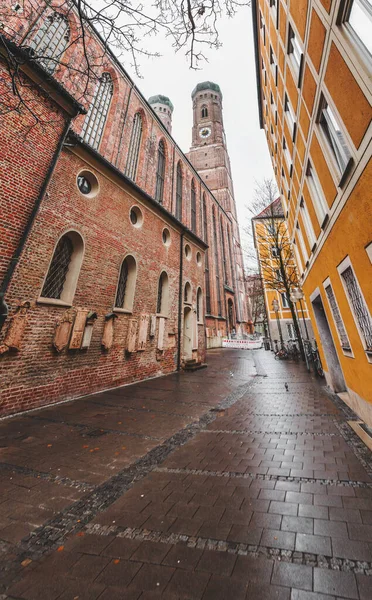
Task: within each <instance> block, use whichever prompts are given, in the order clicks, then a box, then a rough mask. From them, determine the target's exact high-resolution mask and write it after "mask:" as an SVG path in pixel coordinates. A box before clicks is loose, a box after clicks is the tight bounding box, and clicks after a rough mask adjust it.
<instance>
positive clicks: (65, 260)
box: [41, 231, 84, 304]
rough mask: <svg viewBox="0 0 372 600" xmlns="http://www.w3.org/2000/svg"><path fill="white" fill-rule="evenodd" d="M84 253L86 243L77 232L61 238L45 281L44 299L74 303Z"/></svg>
mask: <svg viewBox="0 0 372 600" xmlns="http://www.w3.org/2000/svg"><path fill="white" fill-rule="evenodd" d="M83 253H84V243H83V240H82V238H81V236H80V235H79V234H78V233H77V232H76V231H69V232H68V233H66V234H65V235H63V236H62V237H61V238H60V240H59V241H58V243H57V245H56V247H55V250H54V254H53V258H52V261H51V263H50V265H49V269H48V274H47V276H46V278H45V281H44V285H43V289H42V291H41V297H42V298H54V299H56V300H62V302H66V303H68V304H71V303H72V300H73V297H74V294H75V289H76V284H77V280H78V277H79V272H80V267H81V263H82V260H83Z"/></svg>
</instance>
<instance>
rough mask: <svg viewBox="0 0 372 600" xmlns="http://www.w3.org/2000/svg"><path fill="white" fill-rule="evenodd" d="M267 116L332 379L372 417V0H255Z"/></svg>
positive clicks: (263, 115) (264, 122) (262, 112)
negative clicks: (290, 0)
mask: <svg viewBox="0 0 372 600" xmlns="http://www.w3.org/2000/svg"><path fill="white" fill-rule="evenodd" d="M252 14H253V32H254V40H255V52H256V68H257V86H258V101H259V116H260V124H261V127H262V128H263V129H264V130H265V133H266V137H267V143H268V146H269V151H270V154H271V157H272V163H273V168H274V171H275V175H276V180H277V183H278V188H279V190H280V195H281V201H282V205H283V207H284V211H285V215H286V217H287V222H288V232H289V236H290V239H291V241H292V242H293V245H294V250H295V257H296V262H297V267H298V270H299V273H300V275H301V283H302V287H303V290H304V293H305V296H306V300H307V304H308V306H309V308H310V316H311V320H312V323H313V328H314V332H315V337H316V340H317V342H318V344H319V347H320V353H321V359H322V362H323V367H324V371H325V376H326V379H327V382H328V385H329V386H330V387H331V389H332V390H334V391H335V392H339V393H340V394H341V397H342V399H343V400H344V401H345V402H346V403H347V404H349V405H350V406H351V407H352V408H353V409H354V410H355V411H356V413H357V414H358V415H359V416H360V417H361V418H362V419H363V420H364V421H366V422H367V423H368V424H369V426H372V319H371V312H372V265H371V263H372V193H371V188H372V161H371V153H372V139H371V135H372V125H371V119H372V108H371V102H372V79H371V70H372V45H371V39H372V37H371V31H372V8H371V4H370V2H365V1H362V0H354V1H352V0H346V1H343V2H338V1H333V2H331V1H330V0H297V1H296V2H290V3H289V2H284V1H283V0H253V1H252Z"/></svg>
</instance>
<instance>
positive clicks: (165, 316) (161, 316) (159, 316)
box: [156, 313, 169, 319]
mask: <svg viewBox="0 0 372 600" xmlns="http://www.w3.org/2000/svg"><path fill="white" fill-rule="evenodd" d="M156 316H157V317H158V318H159V319H168V318H169V317H168V315H162V313H156Z"/></svg>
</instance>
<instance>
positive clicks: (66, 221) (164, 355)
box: [0, 150, 205, 414]
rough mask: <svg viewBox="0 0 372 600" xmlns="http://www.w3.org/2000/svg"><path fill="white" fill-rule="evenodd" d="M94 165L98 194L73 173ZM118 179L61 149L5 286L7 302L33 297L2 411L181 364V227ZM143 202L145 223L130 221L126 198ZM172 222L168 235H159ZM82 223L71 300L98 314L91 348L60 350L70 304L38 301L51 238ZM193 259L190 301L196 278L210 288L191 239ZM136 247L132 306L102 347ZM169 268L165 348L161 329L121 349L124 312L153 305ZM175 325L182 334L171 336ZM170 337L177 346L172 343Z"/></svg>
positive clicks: (188, 266)
mask: <svg viewBox="0 0 372 600" xmlns="http://www.w3.org/2000/svg"><path fill="white" fill-rule="evenodd" d="M82 168H84V169H90V170H91V171H92V172H94V173H95V174H96V176H97V179H98V181H99V185H100V191H99V193H98V195H97V196H95V197H94V198H87V197H86V196H83V195H82V194H81V193H80V192H79V190H78V188H77V186H76V175H77V173H78V172H79V171H80V170H81V169H82ZM131 194H132V193H131V192H130V188H128V187H127V188H126V189H124V188H123V187H120V186H119V185H118V184H117V183H114V182H113V181H112V179H109V178H108V177H107V176H105V175H103V174H102V173H100V172H98V171H96V170H95V169H93V168H92V167H90V166H89V165H87V164H86V163H85V162H83V160H82V159H81V158H79V157H78V156H76V155H75V154H73V153H72V152H70V151H66V150H64V151H63V152H62V154H61V157H60V160H59V162H58V165H57V167H56V170H55V173H54V176H53V177H52V180H51V183H50V185H49V187H48V197H46V198H45V200H44V202H43V203H42V206H41V209H40V212H39V215H38V217H37V219H36V222H35V226H34V228H33V231H32V233H31V235H30V238H29V243H28V245H27V248H26V249H25V252H24V254H23V256H22V259H21V261H20V264H19V267H18V271H17V275H16V277H14V279H13V281H12V284H11V286H10V289H9V294H8V301H9V303H10V304H11V305H12V306H14V305H15V301H16V299H20V300H22V301H26V300H28V301H30V302H31V305H32V306H31V309H30V311H29V317H28V325H27V328H26V332H25V335H24V337H23V341H22V348H21V350H20V352H19V353H17V354H14V353H10V352H9V353H7V354H5V355H3V356H2V358H1V360H0V379H1V381H2V383H3V386H2V387H3V391H2V392H1V393H0V406H1V412H2V413H3V414H8V413H11V412H15V411H19V410H24V409H28V408H31V407H35V406H39V405H42V404H48V403H50V402H55V401H58V400H62V399H65V398H71V397H77V396H80V395H83V394H87V393H89V392H93V391H96V390H100V389H105V388H108V387H113V386H115V385H120V384H123V383H128V382H131V381H135V380H138V379H143V378H146V377H150V376H155V375H158V374H161V373H167V372H171V371H174V370H175V368H176V364H177V338H178V335H177V329H178V291H179V263H180V230H179V229H178V230H177V228H174V227H173V226H172V224H171V223H170V222H168V223H167V220H166V219H164V218H161V217H160V216H159V215H157V214H156V212H155V211H154V209H153V207H152V206H150V205H147V206H146V204H145V203H143V202H141V200H140V198H139V197H138V196H137V197H133V196H132V195H131ZM133 204H135V205H137V206H140V208H141V210H142V212H143V216H144V221H143V225H142V227H141V228H136V227H134V226H133V225H132V224H131V222H130V220H129V211H130V207H131V206H132V205H133ZM165 226H166V227H168V229H169V230H170V232H171V244H170V246H169V247H166V246H165V245H164V244H163V242H162V231H163V228H164V227H165ZM70 229H73V230H76V231H78V232H79V233H80V234H81V236H82V237H83V239H84V244H85V251H84V258H83V262H82V267H81V271H80V275H79V279H78V284H77V288H76V293H75V297H74V300H73V307H74V308H86V309H89V310H93V311H96V312H97V313H98V319H97V321H96V323H95V326H94V332H93V339H92V342H91V346H90V348H89V349H88V350H87V351H68V350H64V351H62V352H61V353H60V354H58V353H57V352H56V351H55V350H54V348H53V346H52V341H53V336H54V329H55V325H56V323H57V322H58V320H59V319H60V317H61V316H62V315H63V313H64V312H65V310H66V307H61V306H51V305H47V304H42V303H39V302H38V301H37V300H38V298H39V295H40V290H41V289H42V285H43V280H44V277H45V275H46V272H47V270H48V265H49V262H50V260H51V257H52V254H53V250H54V247H55V244H56V242H57V240H58V239H59V237H60V236H61V235H62V234H63V233H64V232H66V231H68V230H70ZM187 243H188V244H189V245H190V246H191V250H192V253H191V260H190V261H188V260H186V259H185V260H184V280H183V283H185V282H186V280H188V281H190V283H191V286H192V294H193V305H195V301H196V289H197V287H198V286H200V287H202V288H203V289H204V281H203V277H204V268H203V266H201V267H200V266H198V265H197V264H196V253H197V251H200V252H201V253H202V254H203V251H202V250H201V249H200V248H198V247H197V246H196V245H195V244H194V243H192V241H191V240H187ZM127 253H130V254H132V255H133V256H134V257H135V259H136V261H137V282H136V291H135V299H134V307H133V314H132V315H127V314H122V313H121V314H118V318H117V319H116V320H115V336H114V345H113V347H112V348H111V350H110V351H108V352H105V351H103V350H102V349H101V338H102V331H103V325H104V315H105V314H107V313H109V312H111V311H112V309H113V306H114V302H115V295H116V286H117V281H118V276H119V270H120V266H121V262H122V260H123V258H124V256H125V255H126V254H127ZM163 270H165V271H166V272H167V273H168V277H169V291H170V299H169V318H168V319H167V321H166V330H165V338H164V340H165V350H164V351H163V352H160V351H158V350H157V335H156V336H155V338H149V337H148V339H147V347H146V350H145V351H144V352H136V353H134V354H131V355H128V354H127V353H126V352H125V348H126V340H127V331H128V320H129V318H130V317H138V316H139V315H141V314H149V315H151V314H155V312H156V301H157V289H158V279H159V276H160V273H161V272H162V271H163ZM173 333H176V335H175V336H174V335H169V334H173ZM168 345H170V346H172V347H168V348H167V346H168ZM204 347H205V345H204V336H203V335H202V334H200V335H199V352H198V358H199V359H200V360H204V358H205V350H204Z"/></svg>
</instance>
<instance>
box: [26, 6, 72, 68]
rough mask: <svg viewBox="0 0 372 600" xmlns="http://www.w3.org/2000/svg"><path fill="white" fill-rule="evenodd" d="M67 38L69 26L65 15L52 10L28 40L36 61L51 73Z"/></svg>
mask: <svg viewBox="0 0 372 600" xmlns="http://www.w3.org/2000/svg"><path fill="white" fill-rule="evenodd" d="M69 39H70V28H69V25H68V21H67V19H66V17H65V16H64V15H61V14H60V13H58V12H53V13H52V14H51V15H49V17H47V18H46V19H45V21H44V23H43V24H42V25H41V27H40V29H38V30H37V32H36V34H35V36H34V37H33V38H32V40H30V47H31V48H32V50H33V51H34V52H35V55H36V57H37V60H38V62H39V63H40V64H41V65H42V66H43V67H44V69H46V70H47V71H48V73H50V74H52V73H54V71H55V70H56V68H57V66H58V63H59V61H60V59H61V56H62V54H63V53H64V51H65V50H66V48H67V44H68V41H69Z"/></svg>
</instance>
